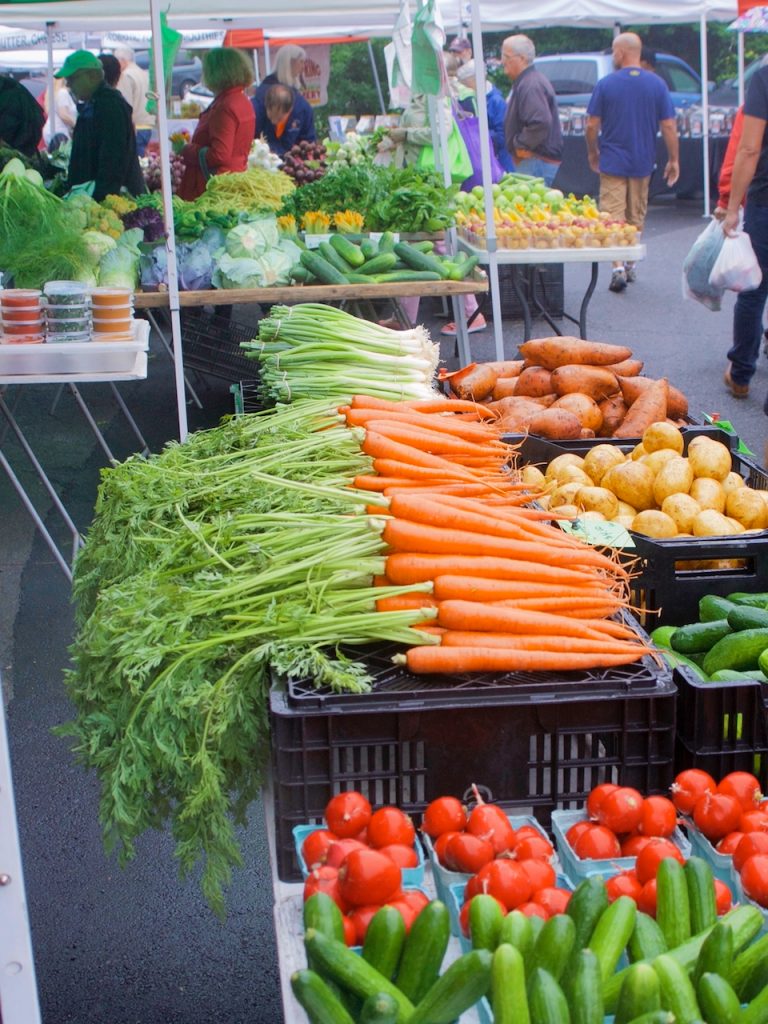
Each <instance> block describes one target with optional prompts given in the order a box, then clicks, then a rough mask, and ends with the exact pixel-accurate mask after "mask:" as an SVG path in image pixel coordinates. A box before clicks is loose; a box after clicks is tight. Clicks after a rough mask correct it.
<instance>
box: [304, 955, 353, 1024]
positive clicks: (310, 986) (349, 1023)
mask: <svg viewBox="0 0 768 1024" xmlns="http://www.w3.org/2000/svg"><path fill="white" fill-rule="evenodd" d="M354 955H355V954H354V953H353V954H352V956H354ZM291 989H292V990H293V994H294V995H295V996H296V1000H297V1002H298V1003H299V1004H300V1005H301V1006H302V1007H303V1008H304V1011H305V1012H306V1014H307V1017H308V1018H309V1021H310V1024H355V1022H354V1020H353V1019H352V1017H350V1015H349V1014H348V1013H347V1009H346V1007H345V1006H344V1004H343V1003H342V1002H341V1001H340V1000H339V998H338V997H337V996H336V994H335V993H334V992H332V991H331V989H330V988H329V986H328V985H326V983H325V982H324V981H323V979H322V978H321V977H320V975H319V974H317V973H315V971H296V972H295V973H294V974H292V975H291Z"/></svg>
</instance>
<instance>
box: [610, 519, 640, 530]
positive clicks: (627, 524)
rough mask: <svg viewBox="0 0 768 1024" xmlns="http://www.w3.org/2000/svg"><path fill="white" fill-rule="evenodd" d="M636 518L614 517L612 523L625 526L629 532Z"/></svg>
mask: <svg viewBox="0 0 768 1024" xmlns="http://www.w3.org/2000/svg"><path fill="white" fill-rule="evenodd" d="M634 518H635V517H634V516H614V517H613V519H612V520H611V522H613V523H618V524H619V526H623V527H624V529H625V530H629V529H631V527H632V522H633V520H634Z"/></svg>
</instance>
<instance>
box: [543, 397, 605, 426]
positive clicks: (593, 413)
mask: <svg viewBox="0 0 768 1024" xmlns="http://www.w3.org/2000/svg"><path fill="white" fill-rule="evenodd" d="M553 408H554V409H567V410H568V412H572V413H573V414H574V416H576V417H577V418H578V419H579V421H580V422H581V425H582V427H587V428H588V429H589V430H591V431H592V432H593V434H594V432H595V431H597V430H599V429H600V427H601V426H602V425H603V414H602V413H601V412H600V407H599V405H598V404H597V402H596V401H595V400H594V398H590V397H589V395H582V394H580V393H579V392H574V393H573V394H570V395H563V396H562V398H558V400H557V401H556V402H555V403H554V405H553Z"/></svg>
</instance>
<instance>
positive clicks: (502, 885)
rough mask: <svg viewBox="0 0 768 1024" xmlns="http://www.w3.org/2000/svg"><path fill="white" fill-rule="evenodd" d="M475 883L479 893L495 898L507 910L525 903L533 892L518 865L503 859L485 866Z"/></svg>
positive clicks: (526, 877) (479, 872) (528, 880)
mask: <svg viewBox="0 0 768 1024" xmlns="http://www.w3.org/2000/svg"><path fill="white" fill-rule="evenodd" d="M475 881H476V882H477V883H478V884H479V886H480V892H484V893H488V894H489V895H490V896H495V897H496V899H497V900H498V901H499V902H500V903H501V904H503V906H504V907H505V908H506V909H507V910H515V908H516V907H518V906H519V905H520V904H521V903H525V902H527V901H528V900H529V899H530V898H531V893H532V891H533V889H532V886H531V881H530V879H529V878H528V875H526V873H525V872H524V871H523V869H522V868H521V867H520V865H519V864H516V863H515V861H513V860H505V859H504V858H501V859H500V860H493V861H491V863H490V864H486V865H485V867H483V868H481V869H480V870H479V871H478V873H477V876H476V880H475ZM468 888H469V887H468ZM473 891H474V888H473Z"/></svg>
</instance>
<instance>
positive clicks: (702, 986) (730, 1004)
mask: <svg viewBox="0 0 768 1024" xmlns="http://www.w3.org/2000/svg"><path fill="white" fill-rule="evenodd" d="M696 995H697V997H698V1001H699V1006H700V1007H701V1012H702V1014H703V1016H704V1019H705V1020H706V1021H709V1024H736V1021H737V1020H738V1019H739V1017H740V1016H741V1003H740V1002H739V997H738V996H737V995H736V993H735V992H734V991H733V989H732V988H731V986H730V985H729V984H728V982H727V981H726V980H725V978H721V977H720V975H719V974H713V973H712V971H707V973H706V974H702V976H701V977H700V978H699V983H698V985H697V986H696Z"/></svg>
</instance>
